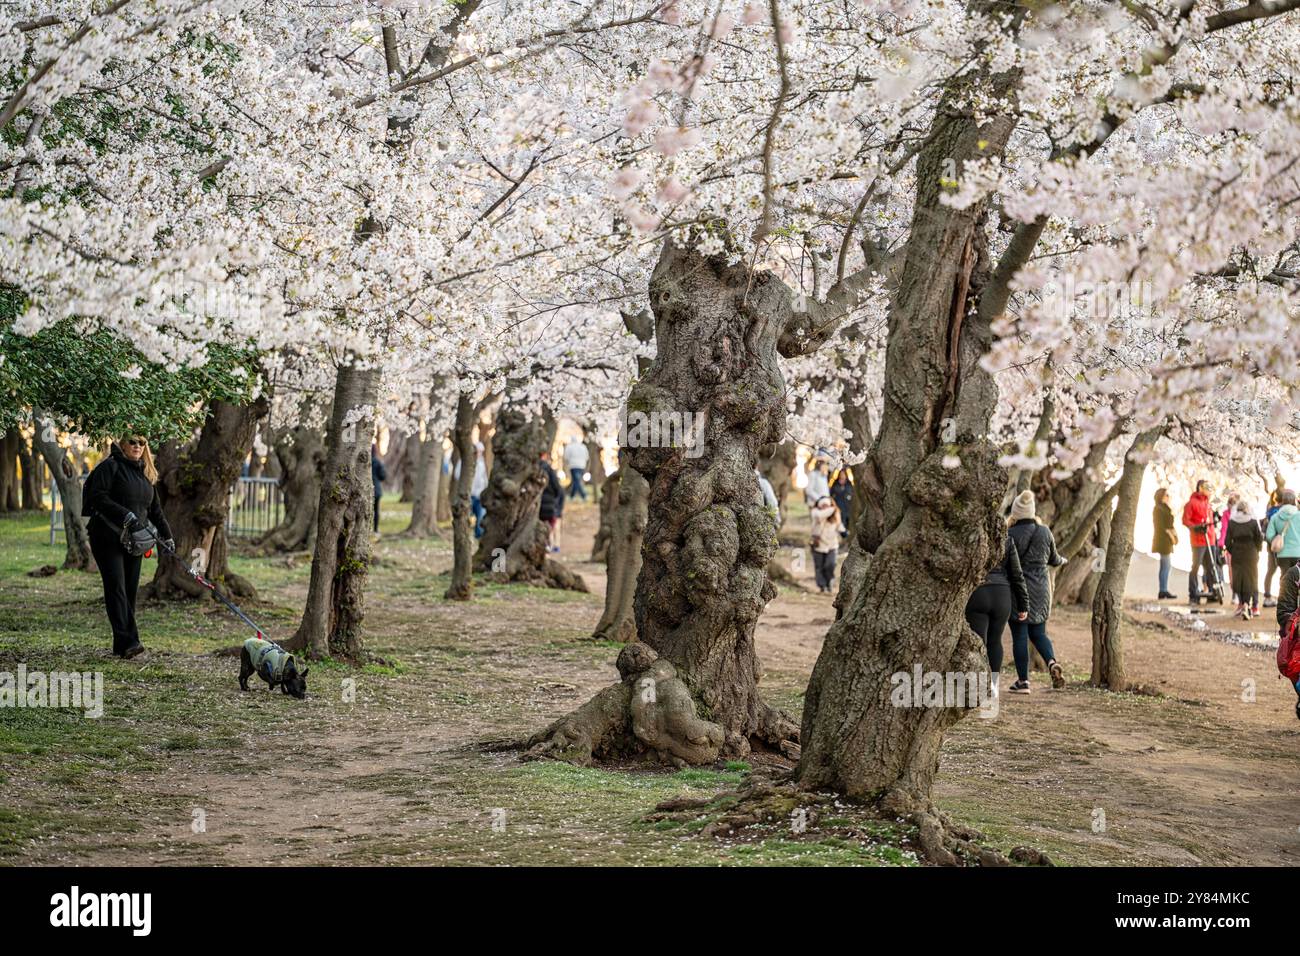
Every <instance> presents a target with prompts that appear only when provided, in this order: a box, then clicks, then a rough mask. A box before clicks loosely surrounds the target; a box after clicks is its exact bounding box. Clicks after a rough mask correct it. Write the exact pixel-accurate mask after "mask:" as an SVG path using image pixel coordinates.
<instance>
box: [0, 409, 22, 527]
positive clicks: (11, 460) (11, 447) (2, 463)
mask: <svg viewBox="0 0 1300 956" xmlns="http://www.w3.org/2000/svg"><path fill="white" fill-rule="evenodd" d="M21 443H22V438H21V436H20V435H19V434H18V426H17V425H15V426H14V427H12V428H10V429H9V430H8V431H7V432H5V433H4V436H3V437H0V511H17V510H19V509H20V508H21V507H22V494H21V486H20V483H19V480H18V446H19V445H20V444H21Z"/></svg>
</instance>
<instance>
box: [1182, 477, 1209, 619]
mask: <svg viewBox="0 0 1300 956" xmlns="http://www.w3.org/2000/svg"><path fill="white" fill-rule="evenodd" d="M1213 520H1214V518H1213V515H1212V514H1211V513H1210V483H1209V482H1208V481H1206V480H1205V479H1204V478H1202V479H1201V480H1199V481H1198V482H1197V483H1196V490H1195V491H1194V492H1192V496H1191V497H1190V498H1188V499H1187V504H1185V505H1183V527H1184V528H1187V529H1188V530H1189V531H1191V533H1192V570H1191V571H1189V572H1188V574H1187V603H1188V604H1191V605H1192V606H1193V607H1196V606H1199V605H1200V603H1201V596H1202V592H1201V571H1202V569H1204V572H1205V591H1207V592H1208V591H1210V583H1211V582H1212V581H1214V580H1215V568H1214V565H1213V563H1212V562H1213V560H1214V559H1213V558H1212V557H1211V556H1210V538H1209V534H1210V523H1211V522H1212V521H1213Z"/></svg>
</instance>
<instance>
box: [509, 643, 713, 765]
mask: <svg viewBox="0 0 1300 956" xmlns="http://www.w3.org/2000/svg"><path fill="white" fill-rule="evenodd" d="M617 666H618V672H619V676H621V677H622V680H621V681H620V682H619V683H617V684H611V685H610V686H609V687H606V688H605V689H604V690H602V691H601V692H600V693H598V694H597V695H596V696H595V697H593V698H592V699H591V700H589V701H587V703H585V704H583V705H582V706H581V707H579V708H578V709H577V710H575V711H573V712H572V713H571V714H567V715H566V716H564V717H561V718H560V719H559V720H557V721H556V722H555V723H553V724H551V726H549V727H547V728H546V729H545V730H543V731H542V732H541V733H539V734H535V735H534V736H532V737H530V738H529V739H528V740H527V741H525V743H524V745H523V746H524V748H525V753H524V756H523V759H525V760H544V759H549V760H563V761H565V762H567V763H573V764H578V765H580V766H589V765H590V764H592V763H593V762H596V761H607V760H612V759H616V758H620V757H628V756H633V755H636V754H646V753H651V754H654V756H655V757H656V758H657V759H658V760H659V761H660V762H662V763H668V764H672V765H674V766H677V767H685V766H688V765H691V764H696V765H698V764H704V763H712V762H713V761H715V760H717V759H718V757H719V755H720V754H721V752H722V747H723V743H724V742H725V734H724V733H723V730H722V728H721V727H720V726H719V725H718V724H715V723H712V722H711V721H708V720H705V719H703V718H702V717H700V716H699V713H698V711H697V710H696V706H695V700H694V698H693V697H692V696H691V693H690V690H689V689H688V688H687V687H686V684H685V682H684V681H683V680H682V679H681V678H680V677H678V676H677V669H676V668H675V667H673V665H672V663H671V662H670V661H667V660H665V659H663V658H660V657H659V656H658V655H656V654H655V652H654V650H652V649H651V648H650V647H649V645H647V644H642V643H640V642H635V643H632V644H628V645H627V646H626V647H624V648H623V650H622V651H620V652H619V655H618V662H617Z"/></svg>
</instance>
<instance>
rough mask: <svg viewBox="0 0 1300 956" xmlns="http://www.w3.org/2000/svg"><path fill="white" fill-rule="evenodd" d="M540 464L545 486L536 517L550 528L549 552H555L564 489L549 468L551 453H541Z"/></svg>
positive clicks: (558, 546) (558, 537) (562, 511)
mask: <svg viewBox="0 0 1300 956" xmlns="http://www.w3.org/2000/svg"><path fill="white" fill-rule="evenodd" d="M540 464H541V467H542V472H543V473H544V475H545V478H546V484H545V485H544V486H543V487H542V497H541V501H540V503H539V504H538V507H537V517H538V518H540V519H541V520H542V521H545V522H546V523H547V525H549V526H550V529H551V535H550V545H549V547H550V549H551V551H553V552H557V551H559V550H560V518H561V517H562V516H563V515H564V487H563V486H562V485H561V484H560V476H559V475H557V474H556V473H555V469H554V468H552V467H551V453H550V452H549V451H544V452H542V455H541V459H540Z"/></svg>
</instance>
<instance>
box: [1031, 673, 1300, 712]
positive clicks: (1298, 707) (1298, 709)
mask: <svg viewBox="0 0 1300 956" xmlns="http://www.w3.org/2000/svg"><path fill="white" fill-rule="evenodd" d="M1007 693H1009V694H1028V693H1029V681H1027V680H1018V681H1016V682H1015V683H1014V684H1012V685H1011V686H1010V687H1008V688H1007ZM1296 707H1297V713H1300V703H1298V704H1296Z"/></svg>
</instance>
